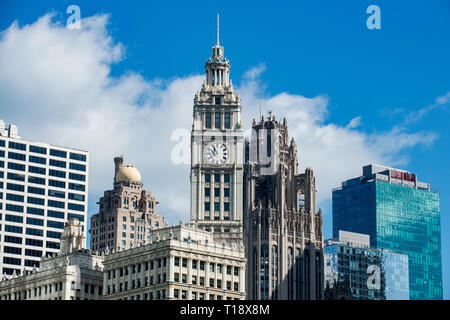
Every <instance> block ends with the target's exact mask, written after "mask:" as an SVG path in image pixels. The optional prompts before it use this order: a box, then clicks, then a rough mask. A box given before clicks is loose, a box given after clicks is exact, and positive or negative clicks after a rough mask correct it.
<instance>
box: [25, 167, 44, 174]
mask: <svg viewBox="0 0 450 320" xmlns="http://www.w3.org/2000/svg"><path fill="white" fill-rule="evenodd" d="M28 172H31V173H37V174H43V175H45V168H40V167H35V166H28Z"/></svg>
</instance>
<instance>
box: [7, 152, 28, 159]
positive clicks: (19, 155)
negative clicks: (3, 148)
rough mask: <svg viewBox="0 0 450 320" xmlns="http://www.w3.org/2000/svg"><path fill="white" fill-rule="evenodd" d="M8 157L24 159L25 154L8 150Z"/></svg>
mask: <svg viewBox="0 0 450 320" xmlns="http://www.w3.org/2000/svg"><path fill="white" fill-rule="evenodd" d="M8 159H14V160H20V161H25V155H24V154H23V153H17V152H11V151H9V152H8Z"/></svg>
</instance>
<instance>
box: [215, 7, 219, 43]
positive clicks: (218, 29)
mask: <svg viewBox="0 0 450 320" xmlns="http://www.w3.org/2000/svg"><path fill="white" fill-rule="evenodd" d="M216 46H219V14H217V44H216Z"/></svg>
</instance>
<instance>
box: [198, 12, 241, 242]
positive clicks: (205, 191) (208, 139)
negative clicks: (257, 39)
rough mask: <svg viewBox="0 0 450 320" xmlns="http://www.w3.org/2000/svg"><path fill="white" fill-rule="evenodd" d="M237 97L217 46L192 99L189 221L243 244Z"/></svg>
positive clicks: (238, 106) (221, 237)
mask: <svg viewBox="0 0 450 320" xmlns="http://www.w3.org/2000/svg"><path fill="white" fill-rule="evenodd" d="M241 112H242V105H241V99H240V96H239V93H237V92H235V91H234V88H233V84H232V82H231V80H230V62H229V61H228V60H227V59H225V58H224V48H223V47H222V46H220V44H219V18H218V17H217V42H216V45H215V46H214V47H213V48H212V56H211V58H210V59H208V61H206V64H205V81H204V83H203V86H202V88H201V90H200V92H198V93H197V94H196V95H195V98H194V110H193V124H192V133H191V176H190V179H191V221H195V222H196V223H197V224H198V226H199V228H201V229H203V230H206V231H212V232H214V238H215V239H218V240H219V241H220V240H222V239H224V240H226V241H228V242H233V241H241V242H242V233H243V197H242V196H243V173H244V133H243V128H242V121H241Z"/></svg>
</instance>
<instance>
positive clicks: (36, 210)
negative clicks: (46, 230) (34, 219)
mask: <svg viewBox="0 0 450 320" xmlns="http://www.w3.org/2000/svg"><path fill="white" fill-rule="evenodd" d="M27 213H29V214H35V215H38V216H43V215H44V209H40V208H32V207H27Z"/></svg>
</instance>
